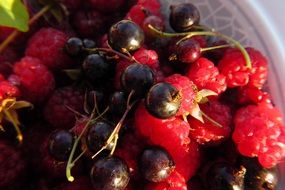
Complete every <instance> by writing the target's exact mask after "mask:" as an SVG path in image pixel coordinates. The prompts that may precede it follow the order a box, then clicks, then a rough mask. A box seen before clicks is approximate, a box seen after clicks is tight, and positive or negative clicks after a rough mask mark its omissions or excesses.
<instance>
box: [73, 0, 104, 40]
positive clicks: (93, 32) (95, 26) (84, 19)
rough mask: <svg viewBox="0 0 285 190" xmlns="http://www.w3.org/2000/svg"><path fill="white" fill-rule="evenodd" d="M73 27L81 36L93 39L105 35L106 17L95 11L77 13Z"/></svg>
mask: <svg viewBox="0 0 285 190" xmlns="http://www.w3.org/2000/svg"><path fill="white" fill-rule="evenodd" d="M106 2H108V3H109V1H106ZM73 25H74V26H75V28H76V30H77V32H78V33H79V34H81V35H82V36H84V37H88V38H92V37H96V36H98V35H100V34H102V33H104V31H105V25H106V17H105V16H104V15H102V14H101V13H99V12H97V11H94V10H92V11H86V10H80V11H77V12H76V13H75V16H74V18H73Z"/></svg>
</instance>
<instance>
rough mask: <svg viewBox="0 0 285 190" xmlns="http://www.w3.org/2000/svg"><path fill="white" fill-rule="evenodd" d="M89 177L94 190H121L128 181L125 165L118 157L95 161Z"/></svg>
mask: <svg viewBox="0 0 285 190" xmlns="http://www.w3.org/2000/svg"><path fill="white" fill-rule="evenodd" d="M90 176H91V181H92V184H93V189H94V190H123V189H125V188H126V186H127V185H128V183H129V180H130V173H129V168H128V166H127V164H126V163H125V161H123V160H122V159H120V158H118V157H105V158H100V159H99V160H97V161H96V162H95V163H94V165H93V167H92V169H91V173H90Z"/></svg>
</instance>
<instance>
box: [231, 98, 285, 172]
mask: <svg viewBox="0 0 285 190" xmlns="http://www.w3.org/2000/svg"><path fill="white" fill-rule="evenodd" d="M234 124H235V129H234V132H233V136H232V138H233V140H234V142H235V143H236V144H237V148H238V150H239V152H240V153H241V154H242V155H244V156H248V157H258V160H259V162H260V164H261V165H262V166H263V167H265V168H270V167H273V166H275V165H276V164H278V163H279V162H281V161H282V160H284V158H285V148H284V147H285V141H284V136H285V135H284V126H283V124H282V119H281V114H280V112H279V111H278V110H277V109H276V108H275V107H273V106H272V105H271V104H268V103H260V104H258V105H249V106H246V107H242V108H240V109H239V110H238V111H237V112H236V114H235V117H234Z"/></svg>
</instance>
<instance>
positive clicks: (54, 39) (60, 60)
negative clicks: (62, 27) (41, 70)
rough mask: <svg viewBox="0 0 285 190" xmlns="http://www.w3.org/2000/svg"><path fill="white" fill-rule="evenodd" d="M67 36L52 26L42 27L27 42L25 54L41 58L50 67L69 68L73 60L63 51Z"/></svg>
mask: <svg viewBox="0 0 285 190" xmlns="http://www.w3.org/2000/svg"><path fill="white" fill-rule="evenodd" d="M67 39H68V36H67V35H66V34H65V33H63V32H62V31H59V30H56V29H54V28H42V29H40V30H39V31H37V32H36V33H35V34H34V36H33V37H32V38H30V40H29V42H28V46H27V48H26V52H25V53H26V55H27V56H31V57H36V58H39V59H41V60H42V62H43V64H45V65H46V66H47V67H49V68H51V69H65V68H69V67H70V66H71V65H72V64H73V62H72V60H71V59H70V58H69V57H68V55H67V54H66V53H65V52H64V49H63V48H64V45H65V43H66V41H67Z"/></svg>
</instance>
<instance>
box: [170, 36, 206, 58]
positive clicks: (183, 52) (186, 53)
mask: <svg viewBox="0 0 285 190" xmlns="http://www.w3.org/2000/svg"><path fill="white" fill-rule="evenodd" d="M173 45H174V44H173ZM171 51H172V52H171V55H170V57H169V60H170V61H171V60H178V61H180V62H182V63H187V64H191V63H194V62H195V61H197V60H198V59H199V58H200V57H201V54H202V49H201V46H200V44H199V43H198V42H197V41H196V40H192V39H186V40H182V41H181V42H179V43H178V44H175V45H174V46H173V47H172V48H171Z"/></svg>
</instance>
